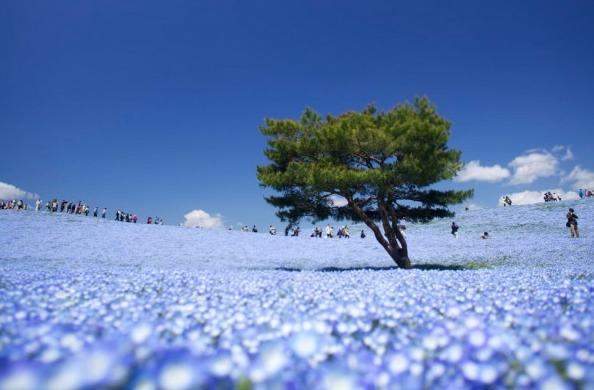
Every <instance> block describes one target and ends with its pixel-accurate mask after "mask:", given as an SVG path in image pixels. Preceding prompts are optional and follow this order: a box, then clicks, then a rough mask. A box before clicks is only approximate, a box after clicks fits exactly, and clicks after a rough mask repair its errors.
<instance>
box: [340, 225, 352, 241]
mask: <svg viewBox="0 0 594 390" xmlns="http://www.w3.org/2000/svg"><path fill="white" fill-rule="evenodd" d="M342 236H343V237H344V238H351V232H350V231H349V227H348V226H346V225H345V226H344V227H343V228H342Z"/></svg>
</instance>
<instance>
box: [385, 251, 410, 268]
mask: <svg viewBox="0 0 594 390" xmlns="http://www.w3.org/2000/svg"><path fill="white" fill-rule="evenodd" d="M388 254H389V255H390V257H391V258H392V260H394V262H395V263H396V265H397V266H398V267H399V268H404V269H410V268H411V264H410V259H409V258H408V255H406V254H405V253H403V251H402V249H396V250H395V251H388Z"/></svg>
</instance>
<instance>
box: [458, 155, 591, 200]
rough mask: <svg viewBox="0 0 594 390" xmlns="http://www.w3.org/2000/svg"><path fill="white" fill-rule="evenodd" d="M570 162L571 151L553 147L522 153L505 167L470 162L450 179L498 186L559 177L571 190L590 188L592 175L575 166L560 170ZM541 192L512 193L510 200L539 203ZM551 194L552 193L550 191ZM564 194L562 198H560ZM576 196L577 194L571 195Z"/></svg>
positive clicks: (560, 192)
mask: <svg viewBox="0 0 594 390" xmlns="http://www.w3.org/2000/svg"><path fill="white" fill-rule="evenodd" d="M573 159H574V155H573V152H572V151H571V148H569V147H568V146H564V145H557V146H555V147H553V148H552V149H551V150H550V151H549V150H546V149H533V150H528V151H526V152H525V153H524V154H522V155H520V156H518V157H516V158H514V159H513V160H512V161H510V162H509V163H508V164H507V166H501V165H499V164H495V165H491V166H488V165H487V166H484V165H481V163H480V161H478V160H473V161H470V162H468V163H467V164H465V165H464V166H463V167H462V169H461V170H460V172H458V175H457V176H456V177H455V178H454V180H455V181H457V182H461V183H464V182H469V181H482V182H488V183H498V182H502V181H504V180H507V184H510V185H519V184H532V183H534V182H535V181H537V180H538V179H542V178H548V177H554V176H557V177H561V183H569V184H570V185H571V187H572V188H573V189H579V188H584V189H593V188H594V172H592V171H589V170H588V169H585V168H582V167H581V166H579V165H577V166H576V167H574V168H573V170H572V171H571V172H570V173H569V174H568V175H565V176H564V177H563V175H564V172H563V171H562V170H561V169H560V164H561V162H564V161H571V160H573ZM544 192H545V191H522V192H517V193H515V194H512V196H515V197H517V199H518V201H517V202H516V200H515V199H514V198H513V197H512V201H514V202H515V203H517V204H532V203H538V202H540V201H541V200H542V194H543V193H544ZM551 192H553V190H551ZM554 192H556V193H558V194H560V195H561V196H562V197H563V198H564V199H573V198H574V194H575V193H574V192H565V191H563V190H562V189H556V190H555V191H554ZM563 194H565V196H563ZM575 196H577V195H575Z"/></svg>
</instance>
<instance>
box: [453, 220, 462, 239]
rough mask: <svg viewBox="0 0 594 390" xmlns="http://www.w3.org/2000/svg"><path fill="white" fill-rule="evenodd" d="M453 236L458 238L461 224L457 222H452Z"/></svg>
mask: <svg viewBox="0 0 594 390" xmlns="http://www.w3.org/2000/svg"><path fill="white" fill-rule="evenodd" d="M451 227H452V236H454V237H455V238H458V230H460V226H458V225H457V224H456V222H452V226H451Z"/></svg>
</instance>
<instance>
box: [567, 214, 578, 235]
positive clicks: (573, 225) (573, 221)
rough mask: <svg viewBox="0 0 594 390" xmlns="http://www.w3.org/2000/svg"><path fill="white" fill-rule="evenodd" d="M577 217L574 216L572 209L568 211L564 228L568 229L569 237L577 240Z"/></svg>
mask: <svg viewBox="0 0 594 390" xmlns="http://www.w3.org/2000/svg"><path fill="white" fill-rule="evenodd" d="M577 220H578V216H577V215H576V214H575V212H574V211H573V209H569V212H568V213H567V223H566V224H565V226H567V227H568V228H569V234H570V236H571V237H575V238H579V237H580V232H579V230H578V222H577Z"/></svg>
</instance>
